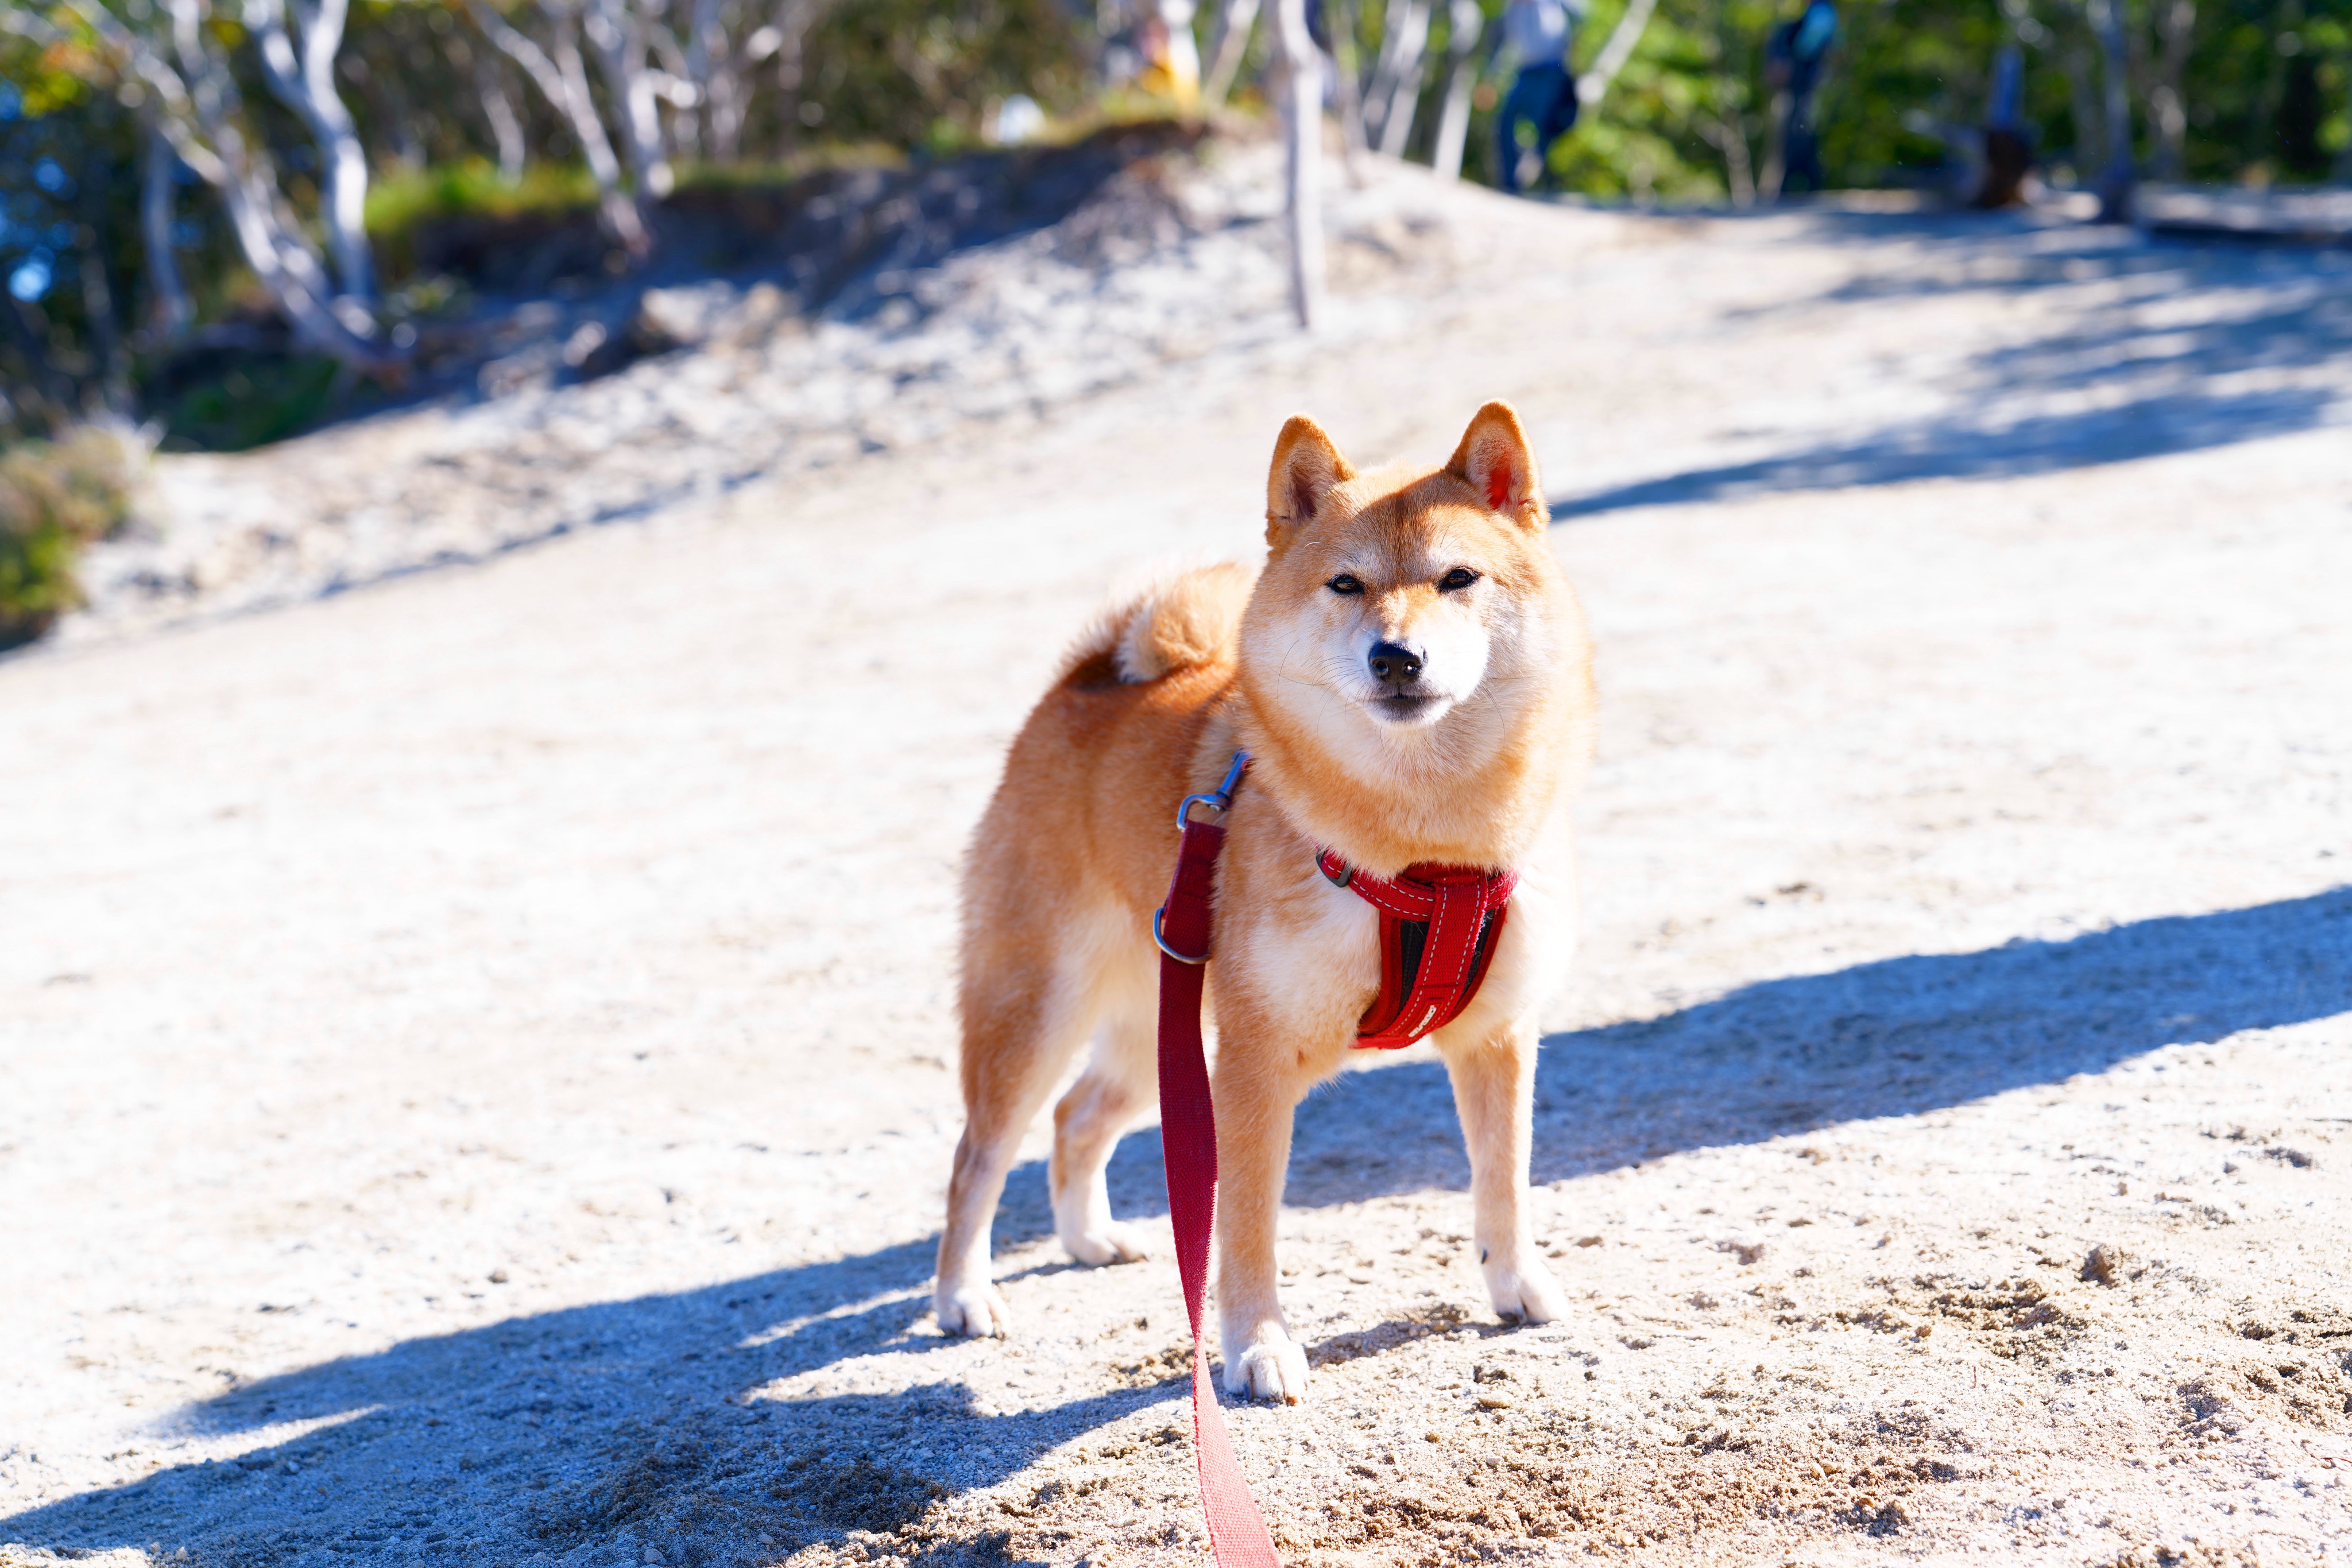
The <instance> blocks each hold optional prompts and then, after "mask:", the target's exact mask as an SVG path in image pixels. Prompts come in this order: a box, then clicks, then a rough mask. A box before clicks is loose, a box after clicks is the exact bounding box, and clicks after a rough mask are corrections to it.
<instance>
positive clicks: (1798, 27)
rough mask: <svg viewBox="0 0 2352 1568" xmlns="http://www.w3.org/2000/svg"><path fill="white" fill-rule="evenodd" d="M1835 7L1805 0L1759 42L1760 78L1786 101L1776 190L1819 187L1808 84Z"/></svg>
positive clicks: (1817, 137) (1826, 43) (1818, 143)
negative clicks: (1801, 7)
mask: <svg viewBox="0 0 2352 1568" xmlns="http://www.w3.org/2000/svg"><path fill="white" fill-rule="evenodd" d="M1837 36H1838V13H1837V7H1836V6H1835V5H1832V4H1831V0H1807V4H1806V5H1805V8H1804V10H1802V11H1801V12H1800V13H1798V15H1797V16H1795V18H1793V19H1792V20H1790V21H1786V22H1783V23H1781V24H1780V26H1777V27H1775V28H1773V29H1772V33H1771V36H1770V37H1769V38H1767V39H1766V40H1765V42H1764V79H1765V81H1766V82H1767V84H1768V85H1769V86H1770V87H1771V88H1772V89H1774V90H1775V92H1776V93H1778V94H1780V95H1781V97H1780V101H1781V103H1782V104H1783V105H1785V106H1786V107H1785V108H1784V109H1783V110H1782V117H1781V120H1780V170H1781V172H1780V190H1781V192H1782V193H1788V192H1790V191H1800V190H1802V191H1818V190H1820V189H1821V188H1822V139H1821V133H1820V131H1818V130H1817V129H1816V128H1815V126H1814V124H1813V89H1815V88H1817V87H1819V86H1820V85H1821V80H1822V65H1823V63H1824V62H1826V61H1827V59H1828V58H1829V52H1830V47H1831V46H1832V45H1833V44H1835V43H1836V42H1837Z"/></svg>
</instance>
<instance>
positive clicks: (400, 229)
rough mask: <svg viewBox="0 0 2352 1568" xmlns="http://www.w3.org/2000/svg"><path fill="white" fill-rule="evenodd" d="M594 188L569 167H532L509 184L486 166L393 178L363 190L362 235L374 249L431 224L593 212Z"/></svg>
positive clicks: (452, 166)
mask: <svg viewBox="0 0 2352 1568" xmlns="http://www.w3.org/2000/svg"><path fill="white" fill-rule="evenodd" d="M595 205H596V182H595V181H594V180H593V179H591V178H590V177H589V174H588V171H587V170H585V169H583V168H581V167H580V166H579V165H577V164H572V163H532V164H530V165H528V166H526V167H525V168H524V170H523V172H522V178H521V179H520V180H517V181H514V182H513V183H508V182H507V181H505V180H503V179H501V178H499V172H498V170H497V169H496V168H494V167H493V166H492V165H491V164H490V163H489V162H488V161H487V160H484V159H480V158H468V159H467V160H466V161H465V162H462V163H441V164H436V165H435V166H434V167H432V168H430V169H417V170H413V171H410V172H406V173H400V174H393V175H390V176H387V177H386V178H384V179H382V180H378V181H376V182H375V183H373V184H372V185H370V186H369V187H368V196H367V231H368V235H369V236H370V237H371V238H373V239H374V240H375V241H376V243H378V244H379V245H381V244H383V243H384V242H386V241H388V240H396V239H398V238H399V237H400V236H402V235H405V234H407V233H408V232H409V231H410V230H412V229H414V228H415V226H416V225H419V224H421V223H429V222H431V221H432V220H434V219H436V218H456V217H488V218H514V217H521V216H524V215H526V214H541V213H546V214H561V213H574V212H586V211H593V209H594V207H595Z"/></svg>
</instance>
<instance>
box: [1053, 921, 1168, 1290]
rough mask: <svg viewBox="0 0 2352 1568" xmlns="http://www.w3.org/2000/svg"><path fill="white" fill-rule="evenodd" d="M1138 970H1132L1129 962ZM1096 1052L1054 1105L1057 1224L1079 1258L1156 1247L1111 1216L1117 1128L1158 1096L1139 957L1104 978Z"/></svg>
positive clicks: (1149, 1003)
mask: <svg viewBox="0 0 2352 1568" xmlns="http://www.w3.org/2000/svg"><path fill="white" fill-rule="evenodd" d="M1130 967H1131V968H1132V970H1133V972H1132V973H1129V972H1128V970H1129V968H1130ZM1105 991H1106V993H1107V994H1106V995H1105V997H1104V998H1103V1000H1104V1008H1103V1014H1104V1017H1103V1025H1102V1029H1101V1031H1100V1032H1099V1033H1098V1034H1097V1036H1096V1037H1095V1051H1094V1060H1093V1061H1090V1062H1088V1063H1087V1070H1086V1071H1085V1072H1084V1073H1082V1074H1081V1075H1080V1076H1079V1078H1078V1081H1077V1082H1076V1083H1074V1084H1072V1085H1071V1086H1070V1092H1068V1093H1067V1094H1065V1095H1063V1096H1062V1100H1061V1103H1059V1104H1057V1105H1055V1107H1054V1161H1053V1166H1052V1168H1051V1174H1050V1177H1049V1185H1050V1186H1051V1187H1052V1189H1053V1194H1054V1229H1055V1232H1056V1233H1058V1234H1059V1235H1060V1237H1061V1238H1062V1245H1063V1246H1064V1247H1066V1248H1067V1249H1069V1253H1070V1256H1071V1257H1073V1258H1075V1259H1076V1260H1078V1261H1079V1262H1081V1263H1129V1262H1133V1261H1134V1260H1136V1259H1139V1258H1141V1257H1144V1256H1146V1255H1147V1254H1148V1253H1149V1251H1150V1247H1149V1244H1148V1243H1147V1241H1146V1239H1145V1234H1144V1231H1143V1230H1142V1228H1140V1227H1138V1226H1133V1225H1122V1224H1120V1223H1119V1222H1118V1221H1117V1220H1115V1219H1113V1218H1111V1212H1110V1184H1109V1181H1108V1167H1109V1165H1110V1155H1111V1150H1112V1149H1113V1148H1114V1147H1116V1146H1117V1145H1118V1140H1119V1135H1120V1134H1123V1133H1125V1132H1126V1131H1127V1130H1128V1129H1129V1127H1131V1126H1133V1125H1134V1124H1136V1122H1137V1121H1138V1120H1139V1119H1140V1118H1141V1117H1142V1116H1143V1115H1144V1114H1145V1113H1148V1112H1149V1111H1150V1109H1151V1107H1152V1106H1153V1105H1154V1104H1155V1103H1158V1101H1159V1098H1160V1089H1159V1084H1158V1082H1157V1061H1158V1045H1157V1040H1156V1037H1155V1030H1156V1025H1157V1016H1158V1015H1157V1013H1156V1010H1155V1009H1156V1000H1157V993H1156V990H1155V988H1154V985H1153V975H1152V971H1151V969H1150V967H1149V966H1148V965H1147V964H1145V963H1144V962H1143V961H1142V960H1141V959H1140V958H1139V960H1138V961H1137V963H1136V964H1135V965H1133V966H1129V967H1122V969H1121V971H1120V972H1119V973H1118V974H1117V975H1116V977H1112V978H1111V979H1110V980H1109V982H1108V984H1107V985H1106V986H1105Z"/></svg>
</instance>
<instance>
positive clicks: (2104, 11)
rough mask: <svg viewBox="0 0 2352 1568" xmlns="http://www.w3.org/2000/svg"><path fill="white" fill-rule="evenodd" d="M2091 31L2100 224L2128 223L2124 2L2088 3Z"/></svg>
mask: <svg viewBox="0 0 2352 1568" xmlns="http://www.w3.org/2000/svg"><path fill="white" fill-rule="evenodd" d="M2089 16H2090V21H2091V26H2092V27H2093V29H2094V30H2095V32H2096V33H2097V34H2098V37H2099V51H2100V55H2101V57H2102V58H2101V78H2102V79H2101V84H2100V85H2101V86H2102V87H2104V88H2105V95H2104V97H2105V116H2104V118H2105V120H2106V122H2107V147H2106V164H2105V167H2104V168H2103V169H2101V170H2100V171H2099V221H2100V222H2101V223H2106V224H2127V223H2129V222H2131V217H2132V186H2133V184H2134V183H2135V180H2136V177H2137V176H2136V172H2135V171H2134V170H2133V168H2132V141H2131V78H2130V77H2129V75H2128V74H2127V73H2128V72H2129V70H2130V68H2131V57H2130V50H2129V47H2128V45H2127V44H2126V40H2125V38H2124V7H2123V0H2089Z"/></svg>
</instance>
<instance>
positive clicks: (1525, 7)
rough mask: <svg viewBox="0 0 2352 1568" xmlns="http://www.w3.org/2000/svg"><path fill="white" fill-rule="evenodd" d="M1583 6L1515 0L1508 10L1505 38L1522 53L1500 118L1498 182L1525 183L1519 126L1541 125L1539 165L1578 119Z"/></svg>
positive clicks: (1508, 186)
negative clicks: (1572, 62)
mask: <svg viewBox="0 0 2352 1568" xmlns="http://www.w3.org/2000/svg"><path fill="white" fill-rule="evenodd" d="M1582 11H1583V6H1582V5H1581V4H1576V5H1571V4H1570V0H1510V4H1509V5H1507V6H1505V7H1504V9H1503V36H1502V41H1503V42H1504V43H1507V44H1508V45H1509V46H1510V47H1511V48H1512V49H1513V50H1514V51H1516V52H1517V55H1518V57H1519V74H1518V76H1517V79H1515V80H1514V81H1513V82H1512V83H1511V91H1510V95H1509V96H1508V97H1507V98H1506V99H1503V111H1502V112H1501V113H1500V114H1498V115H1496V117H1495V151H1496V171H1495V172H1496V183H1497V184H1499V185H1501V187H1502V188H1503V189H1504V190H1506V191H1509V192H1514V193H1516V192H1517V190H1518V188H1519V158H1520V156H1521V151H1520V147H1519V127H1520V126H1521V125H1533V126H1534V127H1535V155H1536V166H1537V167H1538V169H1545V168H1548V167H1549V164H1548V162H1546V160H1547V157H1548V155H1549V153H1550V152H1551V144H1552V143H1553V142H1555V141H1559V139H1560V138H1561V137H1563V136H1565V135H1567V134H1568V132H1569V130H1570V127H1572V126H1574V125H1575V124H1576V77H1575V75H1574V73H1572V72H1571V71H1570V69H1569V68H1568V47H1569V45H1570V42H1571V41H1572V40H1573V39H1574V37H1575V36H1576V21H1577V18H1578V16H1580V15H1581V14H1582Z"/></svg>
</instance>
